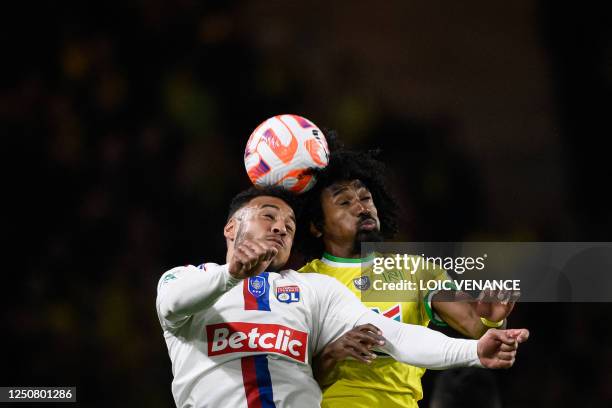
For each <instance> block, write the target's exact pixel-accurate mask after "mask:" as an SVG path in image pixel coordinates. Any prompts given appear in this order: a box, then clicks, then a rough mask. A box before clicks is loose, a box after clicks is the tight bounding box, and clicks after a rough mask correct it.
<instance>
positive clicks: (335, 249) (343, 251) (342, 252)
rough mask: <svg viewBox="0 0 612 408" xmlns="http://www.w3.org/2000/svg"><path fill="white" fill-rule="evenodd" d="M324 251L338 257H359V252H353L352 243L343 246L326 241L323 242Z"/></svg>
mask: <svg viewBox="0 0 612 408" xmlns="http://www.w3.org/2000/svg"><path fill="white" fill-rule="evenodd" d="M325 252H326V253H328V254H330V255H332V256H335V257H338V258H361V254H360V253H359V252H355V248H354V245H353V243H351V245H350V246H345V245H338V244H336V243H335V242H331V241H328V242H326V243H325Z"/></svg>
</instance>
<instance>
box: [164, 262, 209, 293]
mask: <svg viewBox="0 0 612 408" xmlns="http://www.w3.org/2000/svg"><path fill="white" fill-rule="evenodd" d="M215 266H219V265H217V264H215V263H203V264H200V265H198V266H195V265H183V266H176V267H174V268H172V269H169V270H167V271H166V272H164V273H163V274H162V276H161V277H160V278H159V281H158V283H157V290H158V291H159V290H160V288H162V287H163V286H164V285H166V284H168V283H170V282H172V281H175V280H177V279H179V278H181V277H183V276H186V275H188V274H191V273H201V272H202V271H206V270H207V269H208V268H211V267H215Z"/></svg>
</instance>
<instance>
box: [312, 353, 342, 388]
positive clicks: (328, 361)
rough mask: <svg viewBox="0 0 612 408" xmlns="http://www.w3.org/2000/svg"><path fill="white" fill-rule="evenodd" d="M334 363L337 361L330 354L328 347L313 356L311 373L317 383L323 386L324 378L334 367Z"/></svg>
mask: <svg viewBox="0 0 612 408" xmlns="http://www.w3.org/2000/svg"><path fill="white" fill-rule="evenodd" d="M336 364H337V361H336V360H335V359H334V358H333V357H332V356H331V353H330V352H329V348H328V347H326V348H324V349H323V351H322V352H321V353H319V354H318V355H317V356H315V358H314V359H313V361H312V375H313V376H314V378H315V380H317V382H318V383H319V386H321V387H323V386H325V384H326V381H325V380H326V378H328V377H329V375H330V373H331V372H332V371H333V370H334V368H336Z"/></svg>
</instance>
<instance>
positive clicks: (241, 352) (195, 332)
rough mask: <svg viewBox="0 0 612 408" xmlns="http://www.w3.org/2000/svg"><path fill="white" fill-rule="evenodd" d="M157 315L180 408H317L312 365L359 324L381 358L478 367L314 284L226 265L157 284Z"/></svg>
mask: <svg viewBox="0 0 612 408" xmlns="http://www.w3.org/2000/svg"><path fill="white" fill-rule="evenodd" d="M157 312H158V316H159V319H160V323H161V325H162V328H163V329H164V337H165V339H166V344H167V346H168V352H169V354H170V359H171V360H172V372H173V375H174V380H173V382H172V393H173V395H174V399H175V402H176V404H177V406H178V407H181V408H182V407H248V408H252V407H258V408H259V407H261V408H268V407H292V408H293V407H317V406H319V404H320V401H321V390H320V389H319V386H318V384H317V382H316V381H315V380H314V378H313V375H312V370H311V365H310V364H311V362H312V357H313V356H315V355H316V354H317V353H319V352H320V351H321V350H322V349H323V347H325V345H327V344H328V343H330V342H331V341H333V340H334V339H336V338H338V337H339V336H341V335H342V334H343V333H345V332H346V331H348V330H350V329H352V328H353V327H354V326H356V325H358V324H364V323H373V324H375V325H376V326H377V327H379V328H380V329H381V330H382V331H383V336H385V338H386V340H387V345H386V346H385V347H384V349H385V351H387V352H388V353H389V354H391V355H392V356H394V357H395V358H396V359H398V360H400V361H404V362H409V363H411V364H414V363H417V365H421V366H426V367H427V368H447V367H454V366H459V365H479V360H478V357H477V354H476V342H475V341H473V340H457V339H450V338H448V337H446V336H444V335H442V334H440V333H437V332H433V331H430V330H428V329H425V328H423V327H419V326H409V325H403V324H401V323H397V322H393V321H392V320H390V319H385V318H382V317H380V316H379V315H377V314H376V313H373V312H371V311H369V310H368V309H367V308H366V307H365V306H363V305H362V304H361V302H359V300H358V299H357V298H356V297H355V296H354V295H353V294H352V293H350V292H349V291H348V290H347V289H346V288H345V287H344V286H342V285H341V284H340V283H338V282H337V281H336V280H335V279H333V278H330V277H327V276H325V275H321V274H310V273H298V272H295V271H292V270H285V271H282V272H279V273H276V272H264V273H262V274H260V275H258V276H255V277H251V278H249V279H247V280H244V281H241V280H237V279H234V278H232V277H231V276H230V275H229V273H228V270H227V266H226V265H223V266H219V265H217V264H212V263H209V264H204V265H201V266H200V267H195V266H185V267H178V268H174V269H172V270H170V271H168V272H166V273H165V274H164V275H163V276H162V277H161V279H160V282H159V285H158V295H157ZM406 328H408V329H406ZM423 331H427V332H431V333H426V332H423ZM415 340H416V341H415ZM416 343H418V344H416Z"/></svg>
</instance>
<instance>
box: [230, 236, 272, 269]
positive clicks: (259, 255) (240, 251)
mask: <svg viewBox="0 0 612 408" xmlns="http://www.w3.org/2000/svg"><path fill="white" fill-rule="evenodd" d="M276 245H277V244H275V243H274V242H270V241H264V240H253V239H243V240H241V241H240V242H237V243H236V246H235V247H234V251H233V253H232V256H231V258H230V260H229V263H228V267H229V273H230V274H231V275H232V276H233V277H234V278H237V279H246V278H248V277H250V276H256V275H259V274H260V273H262V272H264V271H265V270H266V268H267V267H268V265H270V262H272V259H274V257H275V256H276V254H277V253H278V247H277V246H276Z"/></svg>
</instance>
